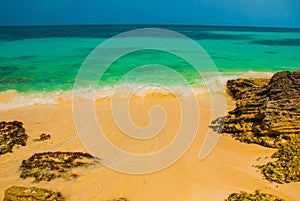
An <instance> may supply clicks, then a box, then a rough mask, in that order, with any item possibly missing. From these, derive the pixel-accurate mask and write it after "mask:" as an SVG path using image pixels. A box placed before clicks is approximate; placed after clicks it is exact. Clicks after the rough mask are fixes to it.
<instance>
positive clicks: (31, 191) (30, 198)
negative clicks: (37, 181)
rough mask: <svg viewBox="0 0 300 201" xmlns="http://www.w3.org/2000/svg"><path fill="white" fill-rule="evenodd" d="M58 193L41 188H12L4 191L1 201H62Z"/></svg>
mask: <svg viewBox="0 0 300 201" xmlns="http://www.w3.org/2000/svg"><path fill="white" fill-rule="evenodd" d="M63 200H64V198H63V197H62V195H61V194H60V193H58V192H52V191H48V190H46V189H43V188H36V187H31V188H26V187H19V186H12V187H10V188H8V189H6V190H5V192H4V199H3V201H63Z"/></svg>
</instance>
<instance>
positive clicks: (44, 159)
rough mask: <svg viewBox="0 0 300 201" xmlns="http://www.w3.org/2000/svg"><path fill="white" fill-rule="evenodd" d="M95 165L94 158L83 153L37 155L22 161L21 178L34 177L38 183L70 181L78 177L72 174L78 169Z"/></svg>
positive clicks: (46, 153)
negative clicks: (57, 180)
mask: <svg viewBox="0 0 300 201" xmlns="http://www.w3.org/2000/svg"><path fill="white" fill-rule="evenodd" d="M94 163H95V160H94V157H93V156H92V155H90V154H87V153H81V152H45V153H36V154H34V155H33V156H31V157H30V158H29V159H27V160H23V161H22V165H21V167H20V169H21V174H20V177H21V178H23V179H25V178H27V177H34V178H35V181H36V182H39V181H42V180H45V181H50V180H53V179H55V178H60V177H62V178H65V179H70V178H74V177H77V176H78V175H76V174H72V169H73V168H76V167H81V166H83V167H87V166H90V165H92V164H94Z"/></svg>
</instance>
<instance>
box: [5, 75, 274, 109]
mask: <svg viewBox="0 0 300 201" xmlns="http://www.w3.org/2000/svg"><path fill="white" fill-rule="evenodd" d="M272 75H273V73H271V72H254V71H249V72H236V73H222V75H221V76H217V75H214V74H207V75H204V76H206V78H207V79H205V80H206V82H205V83H204V84H203V85H201V86H193V87H189V86H181V85H177V86H169V87H168V86H161V85H153V84H152V85H150V84H140V83H128V82H124V83H121V84H119V85H116V86H103V87H101V88H100V89H97V90H95V89H93V88H92V87H91V86H88V87H85V88H78V89H77V90H76V96H80V97H82V98H84V99H86V100H96V99H101V98H107V97H112V96H113V95H116V94H115V93H116V91H117V90H121V91H123V92H124V93H120V94H123V95H136V96H138V97H141V98H145V97H146V96H147V95H149V94H153V93H157V94H162V95H167V94H174V95H176V96H183V97H186V96H190V95H191V93H190V91H191V90H192V92H193V95H201V94H204V93H206V92H208V89H209V91H210V92H220V91H222V90H223V91H224V86H225V84H226V82H227V81H228V80H230V79H237V78H247V77H253V78H270V77H271V76H272ZM220 83H221V84H222V86H221V85H220ZM73 95H74V93H73V91H55V92H31V93H17V92H16V91H12V90H9V91H6V92H1V93H0V110H10V109H14V108H18V107H24V106H32V105H35V104H59V103H61V102H68V101H72V97H73ZM7 97H9V99H8V98H7Z"/></svg>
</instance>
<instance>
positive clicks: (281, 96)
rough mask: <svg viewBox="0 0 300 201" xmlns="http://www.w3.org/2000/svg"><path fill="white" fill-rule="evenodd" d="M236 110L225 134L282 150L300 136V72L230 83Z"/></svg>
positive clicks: (281, 73) (226, 124) (225, 126)
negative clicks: (281, 147)
mask: <svg viewBox="0 0 300 201" xmlns="http://www.w3.org/2000/svg"><path fill="white" fill-rule="evenodd" d="M227 87H228V90H229V91H230V93H231V94H232V95H233V97H234V98H236V99H237V102H236V108H235V109H234V110H233V111H230V112H229V115H227V116H226V118H225V121H224V127H223V130H222V132H223V133H231V134H233V135H234V137H235V138H237V139H238V140H240V141H242V142H247V143H256V144H260V145H263V146H267V147H273V148H278V147H280V146H281V144H282V143H285V142H286V141H285V140H284V138H287V137H288V135H290V134H297V135H299V134H300V123H299V122H300V72H299V71H296V72H288V71H284V72H280V73H276V74H275V75H273V77H272V78H271V80H270V81H269V82H267V81H266V79H253V78H252V79H237V80H229V81H228V82H227Z"/></svg>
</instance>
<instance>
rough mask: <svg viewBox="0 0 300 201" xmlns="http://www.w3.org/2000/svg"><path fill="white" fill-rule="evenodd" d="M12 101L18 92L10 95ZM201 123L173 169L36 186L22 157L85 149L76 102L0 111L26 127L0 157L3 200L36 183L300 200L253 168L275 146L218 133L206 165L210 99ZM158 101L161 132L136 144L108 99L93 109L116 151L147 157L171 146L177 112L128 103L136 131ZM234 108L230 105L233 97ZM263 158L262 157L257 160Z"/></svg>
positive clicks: (157, 200) (134, 196)
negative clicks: (43, 137) (21, 143)
mask: <svg viewBox="0 0 300 201" xmlns="http://www.w3.org/2000/svg"><path fill="white" fill-rule="evenodd" d="M11 96H15V94H14V93H11V94H10V97H5V98H6V99H5V100H7V99H11V98H12V97H11ZM198 101H199V109H200V124H199V129H198V132H197V136H196V138H195V140H194V142H193V144H192V146H191V148H190V149H189V150H188V151H187V152H186V153H185V155H184V156H183V157H182V158H181V159H180V160H178V161H177V162H176V163H174V164H173V165H171V166H170V167H168V168H166V169H164V170H161V171H158V172H155V173H152V174H147V175H130V174H124V173H120V172H116V171H113V170H110V169H108V168H106V167H104V166H102V165H101V164H97V165H95V166H92V167H89V168H80V169H77V170H76V171H77V172H78V174H79V175H80V177H79V178H76V179H74V180H70V181H66V180H63V179H56V180H53V181H50V182H45V181H42V182H40V183H32V181H33V179H25V180H23V179H21V178H19V174H20V171H19V166H20V164H21V162H22V160H23V159H27V158H29V157H30V156H31V155H33V154H34V153H37V152H45V151H82V152H87V150H86V149H85V148H84V146H83V145H82V143H81V141H80V139H79V137H78V135H77V132H76V128H75V124H74V120H73V114H72V103H71V102H63V101H60V103H59V104H53V105H52V104H45V105H34V106H26V107H19V108H16V109H12V110H4V111H0V120H1V121H13V120H19V121H22V122H23V123H24V127H25V129H26V132H27V134H28V135H29V136H30V137H29V138H28V143H27V146H25V147H19V148H16V147H15V148H14V150H13V153H8V154H5V155H1V156H0V159H1V162H0V178H1V182H0V200H2V199H3V192H4V190H5V189H7V188H8V187H10V186H11V185H18V186H27V187H29V186H36V187H42V188H46V189H49V190H53V191H60V192H61V193H62V194H63V195H64V196H65V198H66V199H67V200H71V201H73V200H100V201H105V200H107V199H112V198H117V197H127V198H128V199H129V200H131V201H134V200H136V201H170V200H172V201H173V200H174V201H202V200H205V201H206V200H207V201H221V200H224V199H225V198H226V197H228V195H229V194H230V193H233V192H239V191H241V190H243V191H247V192H254V190H256V189H260V190H261V191H262V192H267V193H272V194H275V195H278V196H280V197H282V198H285V199H286V200H291V201H292V200H299V192H300V184H295V183H294V184H284V185H277V184H275V183H269V182H268V181H266V180H264V179H263V177H262V175H261V174H260V173H259V171H258V170H257V169H256V168H254V167H253V166H252V165H256V164H261V163H263V162H266V160H264V157H265V156H269V157H270V156H271V155H272V153H274V151H275V150H274V149H269V148H265V147H261V146H258V145H254V144H252V145H249V144H242V143H240V142H237V141H234V140H233V139H232V138H231V137H230V136H221V137H220V139H219V141H218V144H217V146H216V147H215V149H214V150H213V151H212V152H211V154H210V155H209V156H208V157H207V158H205V159H204V160H199V159H198V155H199V152H200V149H201V146H202V143H203V140H204V138H205V135H206V133H207V130H208V125H209V123H210V121H211V113H210V112H211V111H210V107H209V105H210V104H209V103H210V101H209V96H208V95H207V94H204V95H201V96H199V97H198ZM155 104H160V105H162V106H163V108H164V110H165V111H166V114H167V116H168V118H167V122H166V124H165V127H164V128H163V130H162V131H161V132H160V133H159V135H157V136H155V137H154V138H151V139H149V140H144V141H143V140H142V141H141V140H136V139H132V138H130V137H128V136H126V135H124V134H123V133H122V132H121V131H120V130H119V128H118V127H117V126H116V125H115V123H114V120H113V116H112V114H111V109H110V98H102V99H99V100H97V101H96V103H95V108H96V114H97V117H98V121H99V124H100V126H101V128H102V129H103V131H104V133H108V135H107V138H108V139H109V140H110V141H111V142H112V143H113V144H114V145H115V146H117V147H120V148H121V149H123V150H126V151H128V152H133V153H138V154H140V153H148V152H153V151H157V150H160V149H162V148H163V147H165V146H166V145H167V144H169V143H170V142H172V139H173V138H174V137H175V136H176V133H177V131H178V129H179V127H180V126H179V125H180V108H179V106H178V101H177V100H176V98H175V97H173V96H170V95H154V94H152V95H148V96H146V97H144V98H141V97H133V98H132V99H131V102H130V104H129V108H130V114H131V117H132V119H133V121H134V122H135V123H136V124H137V125H139V126H142V127H143V126H147V125H148V124H149V123H150V119H149V116H148V111H149V108H151V107H152V106H153V105H155ZM229 107H231V108H232V107H233V102H232V101H230V100H229ZM41 133H47V134H48V133H49V134H51V139H50V140H48V141H44V142H34V141H32V140H33V139H35V138H38V137H39V135H40V134H41ZM258 157H261V158H263V160H260V161H257V158H258Z"/></svg>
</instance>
